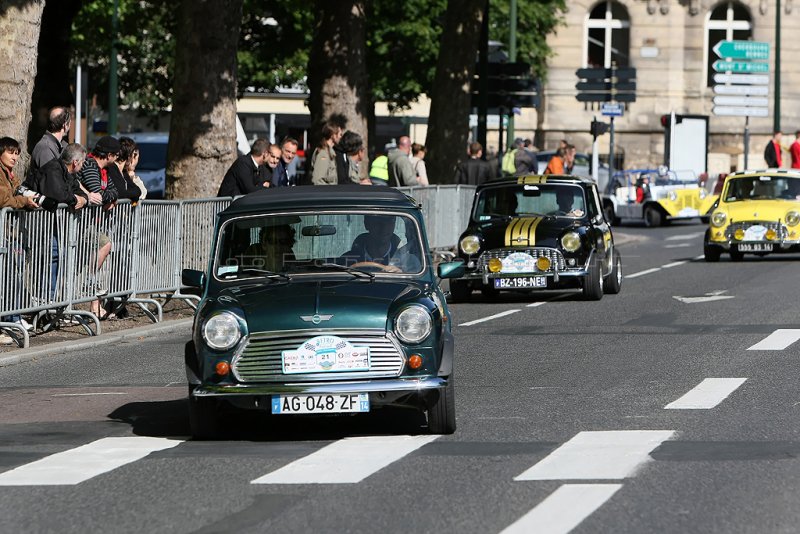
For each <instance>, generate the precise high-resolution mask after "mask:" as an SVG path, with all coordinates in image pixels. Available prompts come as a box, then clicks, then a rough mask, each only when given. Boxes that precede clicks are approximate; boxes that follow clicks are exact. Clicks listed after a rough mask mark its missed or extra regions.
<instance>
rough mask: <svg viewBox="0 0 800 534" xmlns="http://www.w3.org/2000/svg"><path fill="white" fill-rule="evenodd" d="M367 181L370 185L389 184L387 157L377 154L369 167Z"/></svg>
mask: <svg viewBox="0 0 800 534" xmlns="http://www.w3.org/2000/svg"><path fill="white" fill-rule="evenodd" d="M369 181H370V183H371V184H372V185H389V158H388V157H387V156H386V154H378V156H377V157H376V158H375V159H374V160H372V166H371V167H370V168H369Z"/></svg>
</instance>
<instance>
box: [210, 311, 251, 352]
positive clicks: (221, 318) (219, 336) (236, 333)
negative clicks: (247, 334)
mask: <svg viewBox="0 0 800 534" xmlns="http://www.w3.org/2000/svg"><path fill="white" fill-rule="evenodd" d="M240 321H241V319H240V318H239V317H238V316H237V315H236V314H234V313H231V312H228V311H222V312H217V313H214V314H213V315H211V316H210V317H208V318H207V319H206V320H205V321H204V322H203V328H202V329H201V332H202V336H203V341H205V343H206V345H208V346H209V347H211V348H212V349H214V350H228V349H230V348H232V347H234V346H235V345H236V344H237V343H238V342H239V340H240V339H242V328H241V324H240Z"/></svg>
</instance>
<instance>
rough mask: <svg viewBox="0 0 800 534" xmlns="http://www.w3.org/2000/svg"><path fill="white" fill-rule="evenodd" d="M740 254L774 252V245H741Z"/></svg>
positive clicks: (739, 246) (739, 247)
mask: <svg viewBox="0 0 800 534" xmlns="http://www.w3.org/2000/svg"><path fill="white" fill-rule="evenodd" d="M737 247H738V249H739V252H772V243H741V244H739V245H737Z"/></svg>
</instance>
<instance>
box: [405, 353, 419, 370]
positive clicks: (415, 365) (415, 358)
mask: <svg viewBox="0 0 800 534" xmlns="http://www.w3.org/2000/svg"><path fill="white" fill-rule="evenodd" d="M408 366H409V367H411V368H412V369H419V368H420V367H422V356H420V355H419V354H412V355H411V357H410V358H409V359H408Z"/></svg>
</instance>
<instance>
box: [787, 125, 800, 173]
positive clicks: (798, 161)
mask: <svg viewBox="0 0 800 534" xmlns="http://www.w3.org/2000/svg"><path fill="white" fill-rule="evenodd" d="M789 153H790V154H791V155H792V168H793V169H800V130H797V131H796V132H795V133H794V143H792V146H791V147H789Z"/></svg>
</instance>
